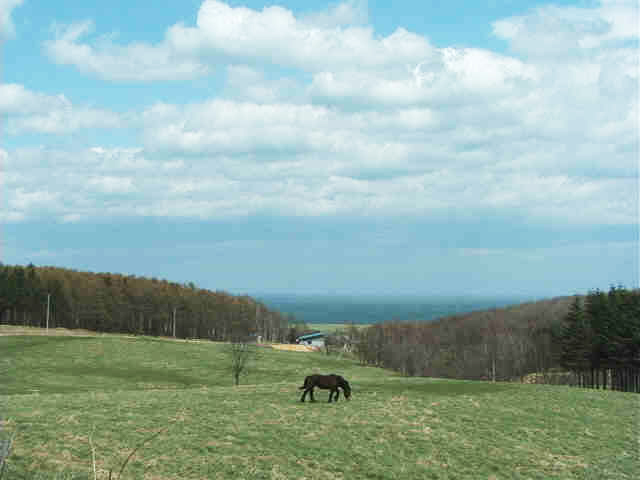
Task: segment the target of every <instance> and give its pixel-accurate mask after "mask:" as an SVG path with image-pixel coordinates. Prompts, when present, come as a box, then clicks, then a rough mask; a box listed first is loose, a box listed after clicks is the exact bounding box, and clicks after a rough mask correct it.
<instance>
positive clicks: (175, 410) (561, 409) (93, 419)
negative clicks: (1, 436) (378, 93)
mask: <svg viewBox="0 0 640 480" xmlns="http://www.w3.org/2000/svg"><path fill="white" fill-rule="evenodd" d="M223 349H224V346H223V345H221V344H214V343H208V342H202V343H195V342H172V341H167V340H159V339H151V338H121V337H115V336H102V337H92V338H77V337H0V352H1V354H2V357H3V359H4V360H6V361H7V362H6V365H8V366H5V367H3V368H0V372H2V373H1V375H2V382H1V383H0V405H3V404H4V405H6V406H7V407H6V410H7V412H6V415H5V417H7V418H8V421H7V422H6V425H5V426H6V428H7V429H8V430H10V431H15V432H17V436H16V440H15V444H14V451H13V455H12V456H11V458H10V468H11V470H10V476H9V478H11V479H16V478H17V479H21V478H24V479H27V478H34V476H36V473H35V472H45V471H48V472H55V471H58V470H66V471H67V472H70V471H75V472H78V476H77V477H74V478H83V479H87V478H89V467H90V459H91V451H90V448H89V442H88V439H89V435H90V433H91V432H92V430H93V431H94V433H93V443H94V445H95V450H96V455H97V464H98V468H99V469H102V471H103V472H104V471H106V470H108V469H109V468H111V467H114V468H115V467H116V466H117V465H119V463H120V462H121V461H122V459H124V458H125V457H126V455H127V454H128V452H129V451H130V449H131V448H132V447H134V446H136V445H137V444H138V443H139V442H141V441H142V440H143V439H144V438H145V437H146V436H148V435H149V434H150V433H151V432H154V431H157V430H159V429H160V428H162V427H164V426H169V430H168V432H167V433H165V434H163V435H161V436H160V437H158V438H157V439H156V440H155V441H153V442H152V443H150V444H148V445H147V446H145V447H144V448H143V449H142V450H140V451H139V453H138V454H137V455H136V457H135V458H134V460H133V461H132V462H131V463H130V465H129V466H128V467H127V471H126V472H125V477H126V478H135V479H140V478H146V479H154V480H161V479H174V478H185V479H204V478H271V479H285V478H307V479H315V478H327V477H328V476H331V477H332V478H343V479H365V478H376V479H387V478H388V479H393V478H397V479H405V478H409V479H411V478H434V479H435V478H452V479H453V478H485V479H486V478H495V479H501V478H505V479H509V478H533V479H537V478H540V479H542V478H545V479H546V478H563V479H564V478H593V479H600V478H611V479H617V478H619V479H623V478H629V479H631V478H634V475H635V474H636V473H637V472H638V471H640V459H639V454H638V438H637V431H638V430H637V428H638V426H639V412H638V410H639V408H638V407H639V402H640V398H639V397H638V395H634V394H621V393H614V392H599V391H587V390H578V389H569V388H564V387H547V386H537V385H518V384H490V383H479V382H462V381H446V380H433V379H419V378H412V379H406V378H401V377H398V376H395V375H393V374H391V373H389V372H386V371H383V370H379V369H375V368H371V367H360V366H358V365H356V364H355V363H353V362H351V361H349V360H345V359H338V358H335V357H330V358H327V357H326V356H323V355H322V354H315V353H312V354H310V353H295V352H285V351H275V350H270V349H264V350H262V349H261V351H260V360H259V361H258V362H256V363H255V365H254V369H253V371H252V373H251V375H250V376H248V377H247V378H246V379H245V380H244V381H245V383H246V385H241V386H240V387H233V386H231V375H230V374H229V373H228V371H226V367H225V364H226V357H225V355H224V353H223ZM0 360H2V359H0ZM311 372H337V373H342V374H343V375H345V376H346V377H347V378H348V379H349V380H350V381H351V382H352V385H353V388H354V396H353V400H352V401H351V402H342V401H341V402H339V403H337V404H327V403H326V402H324V400H325V399H326V398H327V396H328V393H327V392H324V391H321V392H318V393H317V398H318V399H322V400H323V401H322V402H317V403H315V404H310V403H306V404H301V403H299V401H298V399H299V393H300V392H299V391H298V389H297V387H298V386H299V385H300V384H301V382H302V379H303V378H304V376H305V375H306V374H308V373H311ZM3 410H5V408H3ZM145 472H146V473H145ZM99 473H100V472H99ZM67 478H69V477H67ZM91 478H93V477H92V474H91Z"/></svg>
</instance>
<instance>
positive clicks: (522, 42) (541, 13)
mask: <svg viewBox="0 0 640 480" xmlns="http://www.w3.org/2000/svg"><path fill="white" fill-rule="evenodd" d="M493 33H494V34H495V35H496V36H498V37H499V38H502V39H504V40H507V41H508V42H509V45H510V46H511V48H513V50H515V51H516V52H520V53H525V54H527V55H536V56H538V55H543V56H545V57H546V58H549V57H566V56H567V55H575V54H576V53H578V52H580V53H581V54H582V55H585V54H586V53H588V52H589V51H594V50H596V49H600V48H607V47H615V46H620V45H624V44H625V43H626V42H628V41H629V40H636V41H637V39H638V37H639V36H640V30H639V29H638V2H637V1H636V0H600V2H599V5H598V6H597V7H595V8H593V7H592V8H586V7H559V6H554V5H549V6H542V7H538V8H536V9H535V10H533V11H532V12H530V13H529V14H526V15H521V16H515V17H511V18H506V19H502V20H498V21H496V22H494V24H493Z"/></svg>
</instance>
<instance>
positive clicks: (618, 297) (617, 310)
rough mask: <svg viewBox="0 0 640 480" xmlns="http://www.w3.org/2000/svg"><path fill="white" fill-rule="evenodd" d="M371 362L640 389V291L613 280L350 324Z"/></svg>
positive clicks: (419, 370)
mask: <svg viewBox="0 0 640 480" xmlns="http://www.w3.org/2000/svg"><path fill="white" fill-rule="evenodd" d="M343 341H346V342H347V343H349V344H350V345H351V346H352V348H353V350H354V352H355V353H356V355H357V356H358V358H359V359H360V361H361V362H362V363H363V364H368V365H377V366H381V367H385V368H391V369H393V370H396V371H398V372H400V373H402V374H404V375H407V376H428V377H443V378H458V379H469V380H493V381H496V380H504V381H509V380H514V379H518V378H520V379H524V378H525V377H526V376H528V375H530V374H534V377H533V379H534V381H540V382H544V383H569V384H574V385H577V386H582V387H592V388H612V389H616V390H623V391H633V392H640V290H627V289H624V288H615V287H612V288H611V289H610V290H609V292H602V291H599V290H596V291H592V292H589V293H588V294H587V295H585V296H574V297H558V298H554V299H550V300H542V301H537V302H531V303H525V304H521V305H514V306H510V307H507V308H500V309H492V310H487V311H477V312H471V313H466V314H462V315H455V316H449V317H444V318H442V319H440V320H438V321H436V322H431V323H425V322H384V323H380V324H376V325H372V326H370V327H368V328H366V329H361V330H358V329H356V328H355V327H354V328H352V329H350V330H349V331H348V335H347V336H346V338H344V339H343Z"/></svg>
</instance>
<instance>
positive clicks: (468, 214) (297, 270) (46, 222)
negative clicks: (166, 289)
mask: <svg viewBox="0 0 640 480" xmlns="http://www.w3.org/2000/svg"><path fill="white" fill-rule="evenodd" d="M125 12H126V13H125ZM638 21H639V20H638V6H637V2H636V1H627V0H601V1H578V2H570V1H561V2H555V3H553V4H551V3H547V2H539V1H532V2H524V1H511V0H494V1H487V2H463V1H461V0H456V1H450V2H402V1H400V2H371V4H367V2H366V1H347V2H342V3H340V2H334V3H327V2H321V1H313V2H296V1H283V2H280V3H275V4H265V3H263V2H259V1H244V2H243V1H229V2H223V1H217V0H198V1H195V0H193V1H192V0H189V1H183V2H174V1H165V2H157V1H153V2H152V1H140V2H133V3H131V2H118V1H113V2H108V4H107V3H105V2H90V1H67V2H65V3H64V8H60V6H59V5H56V4H55V3H54V2H35V1H29V0H0V42H1V43H0V45H1V47H0V49H1V50H0V53H1V61H2V70H1V76H0V115H1V116H2V120H3V121H2V127H1V128H2V132H1V137H0V138H1V142H0V239H1V240H2V245H1V247H0V260H1V261H2V262H3V263H7V264H26V263H29V262H33V263H35V264H36V265H57V266H62V267H69V268H75V269H82V270H90V271H111V272H122V273H128V274H135V275H149V276H156V277H160V278H167V279H169V280H172V281H179V282H188V281H193V282H195V283H196V284H197V285H199V286H201V287H204V288H210V289H221V290H227V291H231V292H233V293H250V294H263V293H270V292H279V293H312V292H317V293H340V294H357V293H362V294H381V293H390V294H418V295H433V294H442V295H465V294H466V295H522V296H535V297H543V296H552V295H568V294H573V293H582V292H586V291H587V290H589V289H595V288H608V286H610V285H612V284H616V285H617V284H622V285H624V286H628V287H637V286H638V269H639V256H638V246H639V245H638V205H639V197H638V167H639V165H638V161H639V160H638V158H639V157H638V71H639V70H638V31H639V23H638Z"/></svg>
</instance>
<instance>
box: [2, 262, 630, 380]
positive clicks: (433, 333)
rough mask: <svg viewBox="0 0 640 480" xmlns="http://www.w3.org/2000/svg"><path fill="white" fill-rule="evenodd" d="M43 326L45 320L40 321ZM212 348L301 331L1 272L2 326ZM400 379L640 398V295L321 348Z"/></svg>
mask: <svg viewBox="0 0 640 480" xmlns="http://www.w3.org/2000/svg"><path fill="white" fill-rule="evenodd" d="M47 318H48V320H47ZM47 322H48V326H49V327H50V328H56V327H64V328H72V329H73V328H83V329H87V330H92V331H97V332H111V333H129V334H140V335H154V336H175V337H177V338H206V339H211V340H217V341H237V340H238V339H242V340H243V341H244V340H247V339H248V338H250V337H253V338H255V339H257V338H258V337H260V338H261V339H262V340H263V341H266V342H290V343H293V342H294V341H295V338H296V337H297V336H298V335H300V334H301V333H305V332H307V331H308V327H307V326H306V325H304V324H298V323H295V322H294V319H293V318H292V317H289V316H285V315H283V314H281V313H280V312H277V311H274V310H271V309H269V308H267V307H266V306H265V305H264V304H263V303H261V302H259V301H257V300H255V299H253V298H251V297H248V296H233V295H230V294H228V293H226V292H223V291H215V292H213V291H210V290H206V289H200V288H197V287H196V286H195V285H193V284H192V283H189V284H184V285H183V284H178V283H173V282H168V281H166V280H158V279H155V278H144V277H136V276H125V275H121V274H113V273H89V272H78V271H75V270H69V269H63V268H57V267H35V266H34V265H28V266H27V267H22V266H5V265H1V264H0V323H5V324H12V325H25V326H34V327H44V326H46V325H47ZM327 343H328V348H327V352H329V351H330V350H331V347H332V346H336V345H340V346H344V347H348V348H347V349H348V350H351V351H352V352H353V353H354V354H355V355H356V356H357V358H358V359H359V360H360V362H361V363H363V364H367V365H375V366H380V367H384V368H390V369H393V370H395V371H398V372H400V373H402V374H403V375H407V376H427V377H442V378H457V379H469V380H492V381H512V380H515V379H525V377H527V376H529V375H531V374H534V375H535V376H534V380H535V381H543V382H551V383H570V384H575V385H579V386H583V387H593V388H613V389H617V390H624V391H634V392H640V290H628V289H624V288H621V287H618V288H616V287H612V288H611V289H610V290H609V292H602V291H599V290H596V291H592V292H589V293H588V294H587V295H584V296H573V297H558V298H553V299H550V300H542V301H537V302H529V303H524V304H520V305H512V306H509V307H505V308H494V309H490V310H484V311H474V312H470V313H465V314H459V315H453V316H447V317H443V318H441V319H439V320H436V321H434V322H420V321H414V322H397V321H387V322H382V323H378V324H374V325H371V326H369V327H366V328H356V327H355V326H352V327H351V328H349V329H347V331H346V334H339V335H332V336H330V337H329V338H328V339H327Z"/></svg>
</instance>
